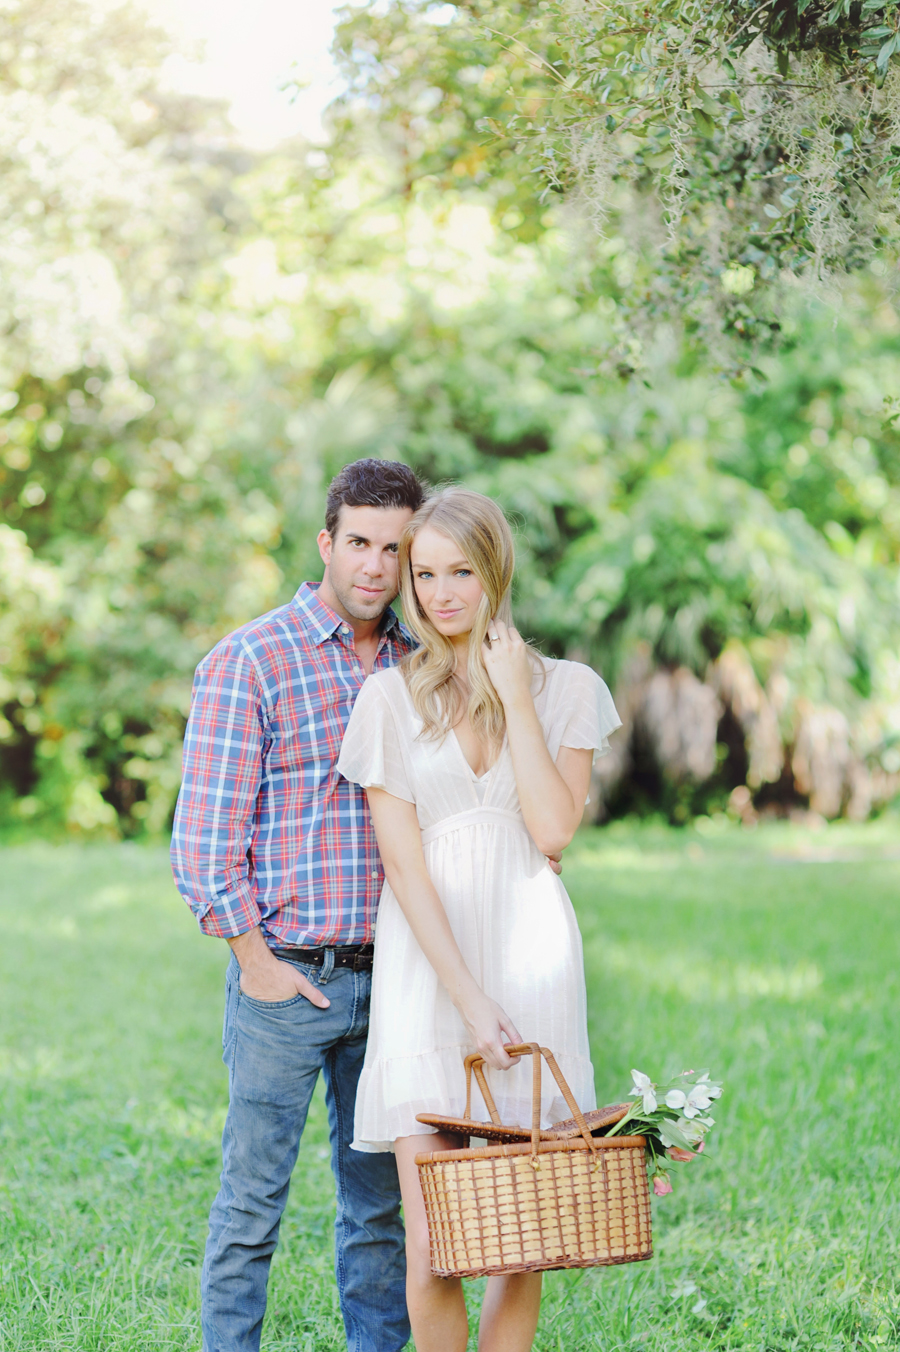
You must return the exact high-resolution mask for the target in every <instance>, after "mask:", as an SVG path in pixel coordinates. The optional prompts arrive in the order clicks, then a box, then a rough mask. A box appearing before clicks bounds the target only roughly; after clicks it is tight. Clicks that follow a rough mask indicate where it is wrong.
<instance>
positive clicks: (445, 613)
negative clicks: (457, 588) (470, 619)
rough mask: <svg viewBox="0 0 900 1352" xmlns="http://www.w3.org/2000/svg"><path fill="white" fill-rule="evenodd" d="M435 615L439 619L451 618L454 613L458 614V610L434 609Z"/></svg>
mask: <svg viewBox="0 0 900 1352" xmlns="http://www.w3.org/2000/svg"><path fill="white" fill-rule="evenodd" d="M434 613H435V615H437V617H438V618H439V619H441V620H452V619H453V616H454V615H459V614H460V611H459V610H436V611H435V612H434Z"/></svg>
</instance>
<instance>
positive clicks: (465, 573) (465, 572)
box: [456, 568, 472, 577]
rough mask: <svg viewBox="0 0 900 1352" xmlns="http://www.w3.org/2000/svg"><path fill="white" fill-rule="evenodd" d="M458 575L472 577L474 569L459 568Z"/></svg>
mask: <svg viewBox="0 0 900 1352" xmlns="http://www.w3.org/2000/svg"><path fill="white" fill-rule="evenodd" d="M456 576H457V577H471V576H472V569H471V568H457V570H456Z"/></svg>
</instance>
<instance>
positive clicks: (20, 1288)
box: [0, 822, 900, 1352]
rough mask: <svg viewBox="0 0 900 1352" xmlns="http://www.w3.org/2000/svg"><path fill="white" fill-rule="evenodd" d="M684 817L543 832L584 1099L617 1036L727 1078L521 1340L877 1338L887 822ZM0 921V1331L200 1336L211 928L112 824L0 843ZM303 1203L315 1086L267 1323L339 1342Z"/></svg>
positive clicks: (126, 1339) (890, 1041) (626, 1046)
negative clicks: (578, 1031) (642, 1239)
mask: <svg viewBox="0 0 900 1352" xmlns="http://www.w3.org/2000/svg"><path fill="white" fill-rule="evenodd" d="M710 829H711V827H710V825H709V824H707V833H706V834H702V833H701V832H698V831H697V830H696V829H690V830H685V831H681V832H675V831H668V830H664V829H662V828H651V827H645V828H640V829H638V828H634V827H628V826H625V825H616V826H613V827H611V828H608V829H606V830H603V831H598V832H590V833H585V834H584V835H582V836H580V837H579V839H578V840H577V841H576V843H575V844H574V845H573V846H572V848H571V849H570V851H569V853H568V855H567V858H566V871H565V880H566V882H567V885H568V886H569V889H570V892H571V894H572V897H573V899H574V901H575V903H576V907H577V909H578V912H579V917H580V920H581V924H582V929H583V933H584V938H585V953H586V962H587V969H588V983H589V997H590V1008H591V1019H592V1023H591V1036H592V1043H593V1048H594V1064H595V1067H596V1073H597V1089H598V1093H599V1095H600V1096H601V1101H603V1100H606V1101H608V1100H609V1099H611V1098H615V1097H618V1096H620V1095H621V1094H622V1092H623V1090H624V1089H625V1087H626V1085H627V1084H628V1083H629V1079H630V1077H629V1071H630V1068H631V1067H632V1066H637V1067H638V1068H640V1069H642V1070H645V1071H647V1072H648V1073H650V1074H651V1075H652V1076H653V1077H654V1078H656V1077H657V1075H661V1074H662V1073H663V1072H665V1071H673V1070H674V1071H677V1070H681V1069H683V1068H685V1067H688V1066H691V1067H694V1066H697V1065H703V1066H707V1065H708V1066H710V1067H711V1068H712V1069H713V1071H714V1072H715V1073H716V1074H717V1075H721V1076H722V1077H724V1079H725V1080H726V1097H725V1098H724V1099H723V1100H722V1102H721V1103H720V1104H719V1105H717V1111H716V1116H717V1118H718V1119H719V1126H717V1128H716V1130H715V1132H714V1134H713V1139H712V1141H711V1144H710V1147H709V1154H708V1157H707V1158H705V1159H704V1160H703V1161H701V1162H700V1163H699V1164H695V1165H691V1166H690V1167H689V1168H682V1169H679V1170H676V1171H675V1173H676V1175H677V1176H676V1177H675V1193H674V1195H673V1196H670V1197H667V1198H663V1199H660V1200H659V1201H655V1202H654V1218H655V1239H656V1257H655V1258H654V1259H653V1260H652V1262H649V1263H644V1264H633V1265H631V1266H628V1267H623V1268H618V1269H608V1270H604V1269H599V1270H595V1271H591V1272H587V1273H580V1274H579V1273H554V1274H550V1275H549V1276H548V1277H547V1279H546V1286H545V1290H546V1297H545V1302H544V1312H543V1315H542V1321H541V1329H540V1333H539V1336H538V1343H537V1346H538V1348H540V1349H541V1352H550V1350H551V1349H553V1352H580V1350H581V1349H603V1352H616V1350H617V1349H631V1348H635V1349H637V1348H640V1349H646V1352H689V1350H690V1352H694V1350H695V1349H702V1348H710V1349H748V1352H749V1349H754V1352H757V1350H758V1352H788V1349H809V1352H838V1349H845V1348H877V1347H900V1276H898V1272H900V1265H898V1259H900V1202H898V1174H900V1132H898V1123H900V1001H898V995H900V976H898V921H900V897H898V884H900V839H898V833H897V828H896V826H895V824H894V823H891V822H883V823H877V824H875V825H873V826H869V827H865V828H863V827H835V828H830V829H829V830H827V831H822V832H818V833H815V834H806V833H803V832H801V831H798V830H797V829H796V828H795V829H793V830H789V829H788V828H786V827H785V828H781V827H769V828H765V829H760V830H758V831H756V832H754V833H747V832H742V831H739V830H733V831H731V830H729V831H725V832H723V833H722V834H717V833H713V834H709V831H710ZM0 924H2V934H3V942H2V943H0V979H2V992H3V994H2V1002H0V1349H2V1352H13V1350H15V1352H19V1350H20V1349H28V1350H29V1352H32V1350H34V1352H38V1349H39V1350H40V1352H62V1349H66V1352H69V1350H70V1349H85V1352H88V1350H91V1349H110V1350H112V1349H115V1350H116V1352H120V1350H121V1352H163V1349H166V1350H167V1352H168V1350H169V1349H171V1350H172V1352H174V1350H175V1349H179V1350H180V1349H188V1348H190V1349H196V1348H199V1341H200V1340H199V1332H198V1313H197V1310H198V1294H197V1291H198V1274H199V1263H200V1258H201V1253H202V1246H203V1242H204V1238H205V1220H206V1214H207V1211H208V1208H209V1203H210V1201H211V1198H212V1196H213V1194H214V1192H215V1189H216V1184H217V1173H218V1162H219V1156H218V1150H219V1135H220V1132H221V1127H222V1122H223V1118H224V1112H225V1100H226V1083H225V1071H224V1067H223V1066H222V1064H221V1061H220V1060H219V1050H220V1049H219V1028H220V1021H221V988H222V975H223V969H224V956H225V954H224V945H221V944H219V943H217V942H214V941H211V940H208V939H204V938H203V937H202V936H201V935H200V934H199V933H198V932H197V931H196V929H195V927H194V922H193V920H192V919H191V917H190V915H189V914H188V912H187V910H186V908H185V907H184V905H183V903H182V902H181V901H180V899H179V898H178V897H177V895H176V894H175V892H174V890H173V888H172V885H171V883H170V880H169V874H168V866H167V861H166V857H165V853H164V852H163V851H162V850H159V849H149V848H147V849H144V848H139V847H136V846H127V845H123V846H106V847H101V846H96V847H95V846H90V847H87V846H86V847H80V848H79V847H75V846H64V847H51V846H46V845H44V846H42V845H37V844H36V845H28V846H19V847H16V848H10V849H7V850H5V851H2V852H0ZM523 1031H525V1030H523ZM331 1205H332V1184H331V1178H330V1173H329V1170H328V1165H327V1159H326V1151H325V1123H324V1111H323V1104H322V1101H321V1099H320V1098H319V1099H317V1101H316V1103H315V1105H314V1111H313V1113H312V1116H311V1123H310V1127H309V1129H308V1131H307V1134H306V1137H305V1139H304V1143H303V1146H302V1149H301V1154H300V1160H299V1162H298V1165H297V1170H296V1173H295V1177H294V1183H293V1190H292V1195H291V1202H290V1205H289V1210H288V1213H287V1216H286V1220H285V1224H284V1226H283V1229H282V1242H281V1246H280V1249H279V1252H278V1255H277V1257H276V1260H275V1264H274V1266H273V1273H272V1283H271V1298H270V1307H269V1308H270V1316H269V1319H268V1321H267V1326H266V1331H265V1336H264V1342H263V1345H264V1347H265V1348H266V1349H268V1352H274V1349H285V1350H286V1349H292V1350H293V1352H300V1350H302V1352H329V1349H340V1348H342V1347H343V1338H342V1336H341V1327H340V1321H339V1317H338V1314H337V1307H336V1301H335V1297H334V1291H333V1286H332V1281H331V1270H330V1265H331V1256H330V1248H331V1224H332V1216H331ZM470 1290H471V1295H472V1304H473V1305H474V1304H476V1303H477V1299H478V1294H479V1283H471V1285H470Z"/></svg>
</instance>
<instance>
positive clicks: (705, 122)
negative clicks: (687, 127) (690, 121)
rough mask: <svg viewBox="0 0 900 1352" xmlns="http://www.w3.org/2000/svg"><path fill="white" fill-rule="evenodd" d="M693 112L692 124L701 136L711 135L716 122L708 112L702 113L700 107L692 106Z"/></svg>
mask: <svg viewBox="0 0 900 1352" xmlns="http://www.w3.org/2000/svg"><path fill="white" fill-rule="evenodd" d="M691 111H692V113H693V114H694V125H695V126H696V128H697V130H698V131H699V133H700V135H701V136H712V135H713V133H714V132H715V130H716V124H715V122H713V120H712V118H711V117H710V116H709V114H708V113H704V111H703V109H702V108H692V109H691Z"/></svg>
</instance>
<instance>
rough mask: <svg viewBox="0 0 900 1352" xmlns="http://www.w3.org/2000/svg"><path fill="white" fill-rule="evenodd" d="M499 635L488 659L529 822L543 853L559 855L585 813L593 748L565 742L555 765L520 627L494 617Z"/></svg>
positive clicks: (491, 629)
mask: <svg viewBox="0 0 900 1352" xmlns="http://www.w3.org/2000/svg"><path fill="white" fill-rule="evenodd" d="M488 632H489V633H490V634H496V635H497V637H496V639H495V640H494V641H493V642H492V643H491V644H490V646H489V647H487V646H486V648H485V655H484V664H485V667H486V668H487V672H488V675H489V676H490V678H491V680H492V681H493V683H494V689H495V690H496V691H497V694H498V695H499V696H500V699H501V700H502V701H503V712H504V713H505V715H506V735H507V739H508V741H509V750H510V755H511V756H512V762H513V770H514V772H515V776H516V790H517V792H518V795H519V803H520V805H521V808H522V816H523V817H524V818H525V825H526V826H527V827H528V830H529V832H530V834H531V838H532V840H533V841H534V843H535V845H537V847H538V849H539V850H540V851H541V852H542V853H543V854H559V853H560V852H561V851H562V850H564V849H565V848H566V846H567V845H568V844H569V842H570V841H571V839H572V837H573V836H574V834H575V832H576V831H577V829H578V826H579V823H580V822H581V818H582V815H583V813H584V800H585V798H586V797H587V791H588V785H589V783H590V778H591V762H592V754H591V752H590V751H587V750H583V749H580V748H579V749H576V748H574V747H569V746H564V747H561V748H560V751H559V755H558V756H557V758H556V762H555V764H554V762H553V759H552V757H551V755H550V752H549V751H548V750H547V743H546V741H545V739H544V729H543V728H542V727H541V724H540V721H539V719H538V716H537V711H536V709H535V707H534V698H533V696H532V694H531V682H532V679H533V667H532V659H531V656H530V654H529V652H528V648H527V647H526V645H525V643H524V642H523V640H522V638H521V636H520V635H519V633H518V632H517V630H515V629H512V628H507V626H506V625H505V624H503V623H502V622H501V621H499V620H492V621H491V624H490V627H489V631H488Z"/></svg>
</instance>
